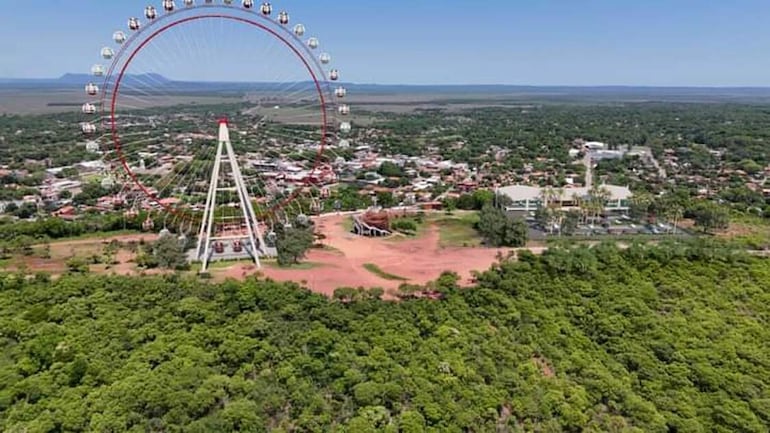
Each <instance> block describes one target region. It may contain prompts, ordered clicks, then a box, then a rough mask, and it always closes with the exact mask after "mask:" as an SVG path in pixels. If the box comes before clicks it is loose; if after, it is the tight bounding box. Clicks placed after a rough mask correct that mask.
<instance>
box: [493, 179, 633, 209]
mask: <svg viewBox="0 0 770 433" xmlns="http://www.w3.org/2000/svg"><path fill="white" fill-rule="evenodd" d="M601 188H604V189H606V190H607V192H609V197H610V198H609V200H607V201H606V202H605V210H606V211H608V212H610V211H628V209H629V205H630V199H631V195H632V194H631V190H629V189H628V187H625V186H617V185H602V186H601ZM543 189H544V188H540V187H537V186H529V185H511V186H504V187H501V188H499V189H498V190H497V193H498V194H502V195H505V196H507V197H508V198H510V199H511V201H512V204H511V205H510V206H508V207H506V210H508V211H519V212H532V211H535V210H537V208H538V207H540V206H541V205H542V203H543V202H542V200H543ZM552 191H553V193H554V194H558V193H559V192H561V195H560V196H557V197H555V198H553V199H554V200H556V201H558V202H559V205H560V207H561V208H562V209H563V210H569V209H576V208H577V207H578V203H577V201H576V200H575V198H576V197H580V198H587V197H589V196H590V194H589V189H588V188H586V187H575V188H561V189H556V188H554V189H552Z"/></svg>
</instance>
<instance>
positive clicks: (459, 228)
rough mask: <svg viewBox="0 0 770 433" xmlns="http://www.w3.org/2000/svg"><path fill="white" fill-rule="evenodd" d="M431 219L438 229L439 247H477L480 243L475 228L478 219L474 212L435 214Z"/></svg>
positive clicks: (480, 240) (480, 239)
mask: <svg viewBox="0 0 770 433" xmlns="http://www.w3.org/2000/svg"><path fill="white" fill-rule="evenodd" d="M431 221H432V222H433V223H434V224H436V226H437V227H438V229H439V245H440V246H441V247H478V246H481V244H482V238H481V236H480V235H479V232H478V231H476V228H475V226H476V223H477V222H478V221H479V216H478V213H476V212H462V213H455V214H452V215H446V214H444V215H435V216H433V217H432V218H431Z"/></svg>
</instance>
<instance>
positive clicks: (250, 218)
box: [195, 119, 267, 272]
mask: <svg viewBox="0 0 770 433" xmlns="http://www.w3.org/2000/svg"><path fill="white" fill-rule="evenodd" d="M222 192H229V193H236V194H237V196H238V205H239V209H240V210H241V213H242V218H243V224H242V225H241V226H245V227H238V228H237V229H236V230H235V233H227V232H224V233H221V232H220V231H219V230H218V227H216V225H215V224H214V219H215V215H216V207H217V196H218V195H219V193H222ZM242 229H245V232H243V231H242ZM244 241H245V242H244ZM222 242H228V243H230V242H243V243H244V244H245V245H244V247H245V250H246V252H247V253H248V254H249V255H250V256H251V257H252V258H253V259H254V264H255V265H257V268H259V267H260V262H259V256H260V254H267V251H266V248H265V241H264V238H263V237H262V232H261V231H260V229H259V223H258V221H257V215H256V213H255V212H254V205H253V203H252V201H251V196H250V194H249V191H248V189H247V188H246V183H245V182H244V181H243V176H242V175H241V170H240V168H239V166H238V160H237V158H236V156H235V152H234V151H233V147H232V145H231V144H230V132H229V130H228V121H227V119H222V120H220V121H219V134H218V138H217V151H216V156H215V159H214V168H213V170H212V173H211V180H210V184H209V191H208V195H207V197H206V208H205V209H204V211H203V219H202V220H201V227H200V232H199V234H198V246H197V248H196V249H195V254H196V259H198V260H200V261H201V263H202V264H201V272H205V271H206V270H207V269H208V265H209V262H210V261H211V257H212V255H213V252H214V251H213V249H215V248H216V246H215V244H216V243H222Z"/></svg>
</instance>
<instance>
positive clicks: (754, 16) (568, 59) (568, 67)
mask: <svg viewBox="0 0 770 433" xmlns="http://www.w3.org/2000/svg"><path fill="white" fill-rule="evenodd" d="M198 1H202V0H198ZM217 1H221V0H217ZM148 3H153V4H155V5H156V6H159V5H160V1H159V0H153V1H149V2H147V1H135V0H44V1H34V2H33V1H26V0H25V1H22V0H0V6H1V7H2V9H0V10H2V13H0V77H54V76H58V75H61V74H62V73H65V72H86V71H87V70H88V67H89V66H90V65H91V64H92V63H93V62H94V60H96V59H97V58H98V57H96V55H95V54H98V50H99V48H100V47H101V46H102V45H105V44H107V43H108V42H109V41H110V36H111V34H112V32H113V31H114V30H116V29H118V28H125V21H126V19H127V18H128V17H129V16H141V13H142V10H143V8H144V6H145V5H146V4H148ZM178 3H181V0H179V1H178ZM272 3H273V5H274V8H275V9H276V10H279V9H284V8H285V9H287V10H288V11H289V12H290V13H291V16H292V21H293V22H298V21H301V22H303V23H304V24H306V25H307V26H308V28H309V29H311V30H312V33H314V34H315V35H317V36H318V37H319V38H320V39H321V41H322V43H323V46H324V47H327V49H328V50H329V51H330V52H331V53H332V54H333V56H334V59H335V64H336V65H337V66H339V68H340V69H341V70H342V71H344V79H345V80H346V81H354V82H359V83H414V84H447V83H453V84H471V83H474V84H475V83H481V84H531V85H561V84H563V85H666V86H671V85H694V86H722V85H724V86H770V26H768V25H767V23H768V22H770V1H767V0H731V1H721V0H720V1H717V0H634V1H632V0H481V1H470V0H462V1H461V0H389V1H383V0H376V1H375V0H367V1H363V0H335V1H320V0H284V1H281V0H275V1H273V2H272ZM201 67H202V68H205V67H206V65H202V66H201ZM236 67H239V68H241V67H246V66H245V65H244V64H243V63H241V64H238V65H236ZM211 73H212V74H215V73H216V72H214V71H213V70H212V71H211Z"/></svg>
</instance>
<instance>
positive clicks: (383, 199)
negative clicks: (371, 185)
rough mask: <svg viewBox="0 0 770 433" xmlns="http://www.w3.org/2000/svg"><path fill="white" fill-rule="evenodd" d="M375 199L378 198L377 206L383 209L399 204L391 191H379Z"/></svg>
mask: <svg viewBox="0 0 770 433" xmlns="http://www.w3.org/2000/svg"><path fill="white" fill-rule="evenodd" d="M375 197H377V204H378V205H379V206H382V207H383V208H389V207H393V206H395V205H396V204H397V203H396V198H395V197H394V196H393V193H392V192H390V191H377V194H376V195H375Z"/></svg>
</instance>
